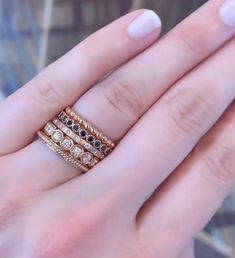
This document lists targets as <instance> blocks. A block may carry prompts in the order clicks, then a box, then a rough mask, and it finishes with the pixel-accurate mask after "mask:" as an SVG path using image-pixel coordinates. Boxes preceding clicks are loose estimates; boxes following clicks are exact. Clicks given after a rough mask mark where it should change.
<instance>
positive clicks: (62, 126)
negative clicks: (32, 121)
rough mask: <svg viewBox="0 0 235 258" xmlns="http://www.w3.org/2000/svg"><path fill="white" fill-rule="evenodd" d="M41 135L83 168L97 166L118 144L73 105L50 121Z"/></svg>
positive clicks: (62, 155)
mask: <svg viewBox="0 0 235 258" xmlns="http://www.w3.org/2000/svg"><path fill="white" fill-rule="evenodd" d="M38 136H39V137H40V138H41V139H42V140H43V141H44V142H45V143H46V144H47V146H48V147H49V148H50V149H52V150H53V151H54V152H56V153H57V154H59V155H60V156H61V157H62V158H63V159H64V160H65V161H67V162H69V163H71V164H72V165H73V166H74V167H76V168H79V169H81V170H82V171H83V172H87V171H88V170H89V169H91V168H92V167H94V166H95V165H96V164H97V163H98V162H100V161H101V160H102V159H103V158H104V157H105V156H107V155H108V154H109V153H110V152H111V151H112V150H113V149H114V147H115V143H114V142H112V141H111V140H109V139H108V138H107V137H105V136H104V135H103V134H102V133H101V132H100V131H98V129H97V128H95V127H93V126H92V125H91V124H90V123H88V122H87V121H86V120H84V119H83V118H81V117H80V116H79V115H78V114H77V113H75V111H73V110H72V109H71V108H66V110H65V111H61V112H60V113H59V114H58V115H57V117H54V118H53V119H52V120H51V121H50V122H48V123H47V124H46V125H45V126H44V128H43V129H42V130H41V131H39V132H38Z"/></svg>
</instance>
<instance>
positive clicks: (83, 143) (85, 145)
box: [52, 118, 105, 159]
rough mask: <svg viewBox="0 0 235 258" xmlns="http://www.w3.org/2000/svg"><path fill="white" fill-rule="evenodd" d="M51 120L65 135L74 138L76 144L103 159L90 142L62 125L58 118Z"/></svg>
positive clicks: (102, 155)
mask: <svg viewBox="0 0 235 258" xmlns="http://www.w3.org/2000/svg"><path fill="white" fill-rule="evenodd" d="M52 122H53V123H54V124H55V125H56V126H57V127H58V128H59V129H60V130H61V131H62V132H64V133H65V134H66V135H68V136H69V137H70V138H71V139H72V140H74V141H75V142H76V143H77V144H79V145H80V146H82V147H83V148H84V149H86V150H87V151H89V152H91V153H92V154H94V155H95V156H96V157H97V158H99V159H103V158H104V157H105V156H104V154H102V153H101V152H100V151H99V150H97V149H96V148H95V147H93V146H92V145H91V144H89V143H88V142H86V141H85V140H84V139H82V138H81V137H80V136H79V135H77V134H76V133H74V132H73V131H72V130H71V129H69V128H68V127H67V126H66V125H64V124H63V123H62V122H61V121H60V120H59V119H58V118H53V120H52Z"/></svg>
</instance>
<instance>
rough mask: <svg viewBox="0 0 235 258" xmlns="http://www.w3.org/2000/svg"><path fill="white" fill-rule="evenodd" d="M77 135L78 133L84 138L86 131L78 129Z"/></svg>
mask: <svg viewBox="0 0 235 258" xmlns="http://www.w3.org/2000/svg"><path fill="white" fill-rule="evenodd" d="M79 135H80V136H81V137H82V138H85V137H86V135H87V131H86V130H83V129H82V130H81V131H80V133H79Z"/></svg>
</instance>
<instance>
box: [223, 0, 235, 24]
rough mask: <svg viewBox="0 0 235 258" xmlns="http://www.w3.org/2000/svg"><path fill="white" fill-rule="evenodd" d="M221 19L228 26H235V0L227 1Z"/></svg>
mask: <svg viewBox="0 0 235 258" xmlns="http://www.w3.org/2000/svg"><path fill="white" fill-rule="evenodd" d="M220 17H221V19H222V21H223V22H224V23H225V24H226V25H228V26H235V0H225V1H224V3H223V5H222V6H221V8H220Z"/></svg>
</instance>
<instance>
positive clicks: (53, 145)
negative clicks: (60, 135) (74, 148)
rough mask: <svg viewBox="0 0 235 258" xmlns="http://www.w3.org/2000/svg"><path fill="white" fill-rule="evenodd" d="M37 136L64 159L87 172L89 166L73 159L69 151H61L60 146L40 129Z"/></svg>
mask: <svg viewBox="0 0 235 258" xmlns="http://www.w3.org/2000/svg"><path fill="white" fill-rule="evenodd" d="M38 136H39V137H40V138H41V139H42V140H43V141H44V142H45V143H46V145H47V146H48V147H49V148H50V149H51V150H53V151H54V152H56V153H57V154H58V155H60V156H61V157H62V158H63V159H64V160H65V161H67V162H69V163H71V164H72V165H73V166H74V167H75V168H80V169H81V170H82V171H83V172H87V171H88V170H89V168H87V167H86V166H84V165H83V164H82V163H81V162H80V161H78V160H77V159H75V158H74V157H73V156H72V155H70V154H69V153H67V152H65V151H63V150H62V149H61V148H60V146H58V145H57V144H56V143H54V142H53V141H52V140H51V139H50V138H49V137H48V136H47V135H46V134H44V133H43V132H42V131H38Z"/></svg>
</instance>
